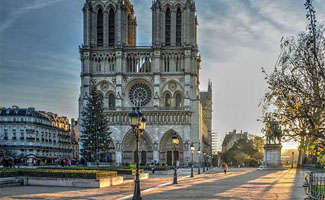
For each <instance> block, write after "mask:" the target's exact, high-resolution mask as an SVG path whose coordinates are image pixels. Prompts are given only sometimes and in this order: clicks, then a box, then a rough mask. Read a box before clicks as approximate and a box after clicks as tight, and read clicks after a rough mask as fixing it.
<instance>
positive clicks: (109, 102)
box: [108, 94, 115, 110]
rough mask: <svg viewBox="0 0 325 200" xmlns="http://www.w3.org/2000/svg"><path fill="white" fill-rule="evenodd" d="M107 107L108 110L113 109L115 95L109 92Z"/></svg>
mask: <svg viewBox="0 0 325 200" xmlns="http://www.w3.org/2000/svg"><path fill="white" fill-rule="evenodd" d="M108 107H109V109H110V110H114V109H115V96H114V94H110V95H109V96H108Z"/></svg>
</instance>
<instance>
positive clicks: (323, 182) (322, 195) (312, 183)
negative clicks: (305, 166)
mask: <svg viewBox="0 0 325 200" xmlns="http://www.w3.org/2000/svg"><path fill="white" fill-rule="evenodd" d="M303 187H304V188H305V192H306V195H307V197H306V198H305V199H308V200H325V175H324V174H317V173H313V172H305V183H304V185H303Z"/></svg>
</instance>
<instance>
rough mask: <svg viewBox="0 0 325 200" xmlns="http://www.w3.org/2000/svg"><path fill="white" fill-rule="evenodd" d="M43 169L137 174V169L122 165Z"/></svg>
mask: <svg viewBox="0 0 325 200" xmlns="http://www.w3.org/2000/svg"><path fill="white" fill-rule="evenodd" d="M43 169H56V170H60V169H61V170H63V169H69V170H74V171H75V170H89V171H94V170H95V171H115V172H117V174H118V175H135V172H136V170H135V169H130V168H122V167H121V168H120V167H69V168H43ZM139 173H140V174H143V173H144V170H143V169H140V170H139Z"/></svg>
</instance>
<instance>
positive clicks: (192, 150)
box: [191, 143, 195, 177]
mask: <svg viewBox="0 0 325 200" xmlns="http://www.w3.org/2000/svg"><path fill="white" fill-rule="evenodd" d="M194 151H195V146H194V144H193V143H192V144H191V152H192V166H191V177H194V174H193V161H194V159H193V155H194Z"/></svg>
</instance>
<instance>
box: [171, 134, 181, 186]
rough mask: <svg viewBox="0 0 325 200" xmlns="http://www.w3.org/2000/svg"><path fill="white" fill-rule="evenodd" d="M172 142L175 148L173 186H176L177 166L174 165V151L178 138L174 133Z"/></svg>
mask: <svg viewBox="0 0 325 200" xmlns="http://www.w3.org/2000/svg"><path fill="white" fill-rule="evenodd" d="M172 142H173V144H174V147H175V151H174V152H175V153H174V162H175V169H174V181H173V184H178V183H177V165H176V150H177V145H178V144H179V138H178V136H177V133H176V132H175V133H174V135H173V136H172Z"/></svg>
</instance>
